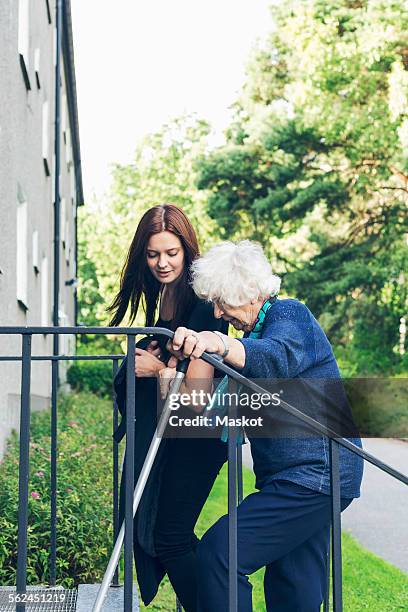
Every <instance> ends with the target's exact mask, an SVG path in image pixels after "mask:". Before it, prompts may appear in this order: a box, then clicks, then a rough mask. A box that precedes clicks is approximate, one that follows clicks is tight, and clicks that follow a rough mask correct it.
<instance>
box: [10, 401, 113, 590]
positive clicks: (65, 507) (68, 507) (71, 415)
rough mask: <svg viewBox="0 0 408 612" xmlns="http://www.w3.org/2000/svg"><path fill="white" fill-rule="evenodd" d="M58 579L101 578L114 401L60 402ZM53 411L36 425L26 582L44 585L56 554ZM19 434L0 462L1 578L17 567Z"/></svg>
mask: <svg viewBox="0 0 408 612" xmlns="http://www.w3.org/2000/svg"><path fill="white" fill-rule="evenodd" d="M58 413H59V434H58V508H57V521H58V524H57V581H58V584H61V585H63V586H65V587H67V588H68V587H72V586H74V585H76V584H79V583H88V584H89V583H94V582H98V581H99V582H100V580H101V579H102V576H103V573H104V571H105V568H106V564H107V560H108V552H109V551H110V549H111V543H112V537H113V536H112V485H111V480H112V453H111V445H112V441H111V430H112V418H111V414H112V410H111V404H110V403H108V402H107V401H106V400H101V399H99V398H98V397H96V396H95V395H91V394H85V393H84V394H79V395H70V396H68V397H65V398H64V399H63V400H62V401H61V403H60V404H59V406H58ZM49 422H50V414H49V412H41V413H34V414H33V415H32V423H31V439H32V440H33V441H32V442H31V443H30V480H29V504H28V525H29V527H28V562H27V583H28V584H38V583H41V584H46V583H47V582H48V580H49V555H50V489H49V482H50V457H51V451H50V448H51V447H50V432H49V427H50V425H49ZM18 458H19V445H18V439H17V436H16V435H15V434H14V436H13V437H12V438H11V439H10V441H9V445H8V450H7V453H6V456H5V457H4V459H3V461H2V462H1V464H0V582H1V584H3V585H13V584H15V581H16V567H17V523H18V518H17V517H18V467H17V466H18V463H19V460H18Z"/></svg>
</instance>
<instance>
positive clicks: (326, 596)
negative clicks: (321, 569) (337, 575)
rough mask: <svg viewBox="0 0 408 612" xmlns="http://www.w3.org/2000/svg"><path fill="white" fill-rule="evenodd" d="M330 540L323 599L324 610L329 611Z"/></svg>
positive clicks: (324, 611)
mask: <svg viewBox="0 0 408 612" xmlns="http://www.w3.org/2000/svg"><path fill="white" fill-rule="evenodd" d="M330 550H331V548H330V540H329V547H328V549H327V554H326V592H325V596H324V600H323V612H329V608H330Z"/></svg>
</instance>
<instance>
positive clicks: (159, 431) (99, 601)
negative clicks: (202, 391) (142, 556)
mask: <svg viewBox="0 0 408 612" xmlns="http://www.w3.org/2000/svg"><path fill="white" fill-rule="evenodd" d="M189 362H190V360H189V359H183V361H179V362H178V364H177V368H176V376H175V378H174V380H173V381H172V383H171V385H170V389H169V392H168V394H167V398H166V401H165V404H164V408H163V411H162V414H161V416H160V420H159V423H158V425H157V428H156V431H155V433H154V435H153V438H152V441H151V443H150V446H149V450H148V451H147V455H146V459H145V460H144V463H143V467H142V470H141V472H140V475H139V478H138V480H137V483H136V486H135V491H134V494H133V516H135V514H136V511H137V508H138V506H139V502H140V499H141V497H142V495H143V491H144V488H145V485H146V482H147V479H148V477H149V474H150V471H151V469H152V466H153V463H154V460H155V457H156V454H157V451H158V450H159V446H160V442H161V439H162V437H163V434H164V430H165V429H166V426H167V422H168V420H169V417H170V414H171V409H170V398H171V396H172V395H173V394H174V393H178V391H179V389H180V386H181V383H182V382H183V379H184V376H185V374H186V372H187V368H188V365H189ZM124 537H125V521H123V522H122V526H121V528H120V531H119V534H118V537H117V540H116V543H115V546H114V548H113V552H112V554H111V558H110V560H109V563H108V567H107V568H106V571H105V575H104V577H103V580H102V584H101V586H100V588H99V592H98V596H97V598H96V601H95V603H94V606H93V608H92V612H100V611H101V610H102V605H103V602H104V601H105V598H106V595H107V593H108V590H109V587H110V584H111V582H112V578H113V575H114V573H115V570H116V567H117V565H118V562H119V557H120V553H121V550H122V545H123V540H124Z"/></svg>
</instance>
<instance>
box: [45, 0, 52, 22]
mask: <svg viewBox="0 0 408 612" xmlns="http://www.w3.org/2000/svg"><path fill="white" fill-rule="evenodd" d="M45 4H46V7H47V18H48V23H51V9H50V3H49V0H45Z"/></svg>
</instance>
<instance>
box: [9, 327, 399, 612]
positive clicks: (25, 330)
mask: <svg viewBox="0 0 408 612" xmlns="http://www.w3.org/2000/svg"><path fill="white" fill-rule="evenodd" d="M3 334H8V335H9V334H13V335H21V336H22V355H21V357H19V356H10V357H7V356H0V361H21V362H22V379H21V421H20V465H19V529H18V561H17V590H18V591H19V592H24V591H25V589H26V563H27V520H28V516H27V508H28V474H29V472H28V465H29V463H28V461H29V425H30V364H31V361H51V362H55V361H60V360H72V361H76V360H81V359H83V360H93V359H95V360H96V359H110V360H112V361H113V374H114V375H115V373H116V371H117V365H118V360H119V359H122V358H123V357H124V355H82V356H81V355H36V356H32V355H31V337H32V335H38V334H42V335H46V334H50V335H60V334H67V335H76V334H104V335H126V336H127V338H128V349H127V359H128V362H127V381H126V399H127V411H126V450H127V452H129V454H130V456H133V453H134V426H133V424H134V414H135V392H134V391H135V389H134V383H135V380H134V379H135V377H134V375H132V374H133V363H134V358H135V336H137V335H147V334H151V335H153V334H154V335H156V336H157V335H162V336H166V337H167V338H172V337H173V335H174V333H173V332H172V331H170V330H168V329H165V328H159V327H125V328H117V327H82V326H76V327H38V326H32V327H22V326H19V327H0V335H3ZM202 359H203V360H204V361H206V362H207V363H209V364H211V365H213V366H214V367H215V368H217V369H218V370H220V371H222V372H223V373H224V374H226V375H228V376H229V377H230V379H232V381H234V382H233V383H232V382H231V383H230V384H232V385H234V384H235V385H236V383H240V384H242V385H244V386H245V387H247V388H249V389H251V390H252V391H255V392H257V393H262V394H266V395H269V396H270V397H272V394H271V393H270V392H269V391H267V390H266V389H264V388H263V387H261V386H260V385H257V384H256V383H254V382H253V381H251V380H248V379H247V378H246V377H244V376H242V375H241V374H239V372H236V371H235V370H234V369H233V368H231V367H230V366H228V365H226V364H225V363H223V362H222V361H220V360H219V359H218V358H216V357H214V356H213V355H211V354H209V353H204V354H203V355H202ZM54 384H55V383H54V378H53V390H52V391H53V393H52V398H53V404H54V407H55V408H56V395H57V394H56V388H54ZM114 407H115V413H114V424H115V423H116V424H117V405H116V406H115V398H114ZM280 407H281V408H282V409H283V410H284V411H285V412H286V413H288V414H290V415H292V416H294V417H296V418H297V419H298V420H299V421H301V422H302V423H304V424H305V425H307V426H308V427H309V428H310V429H312V430H313V431H314V432H316V433H318V434H320V435H321V436H325V437H327V438H329V445H330V476H331V516H332V576H333V609H334V610H335V612H340V611H341V610H342V588H341V587H342V584H341V582H342V577H341V519H340V515H341V510H340V475H339V447H340V446H343V447H344V448H347V449H348V450H350V451H351V452H353V453H355V454H357V455H359V456H360V457H362V458H363V459H364V460H366V461H368V462H370V463H371V464H373V465H374V466H376V467H377V468H378V469H381V470H382V471H384V472H386V473H388V474H389V475H390V476H392V477H393V478H396V479H397V480H399V481H400V482H402V483H404V484H406V485H408V477H407V476H406V475H405V474H402V473H401V472H399V471H398V470H395V469H394V468H392V467H391V466H389V465H388V464H386V463H384V462H382V461H381V460H379V459H377V457H374V456H373V455H371V454H370V453H367V452H366V451H365V450H363V449H362V448H360V447H358V446H357V445H355V444H354V443H352V442H350V440H348V439H347V438H344V437H341V436H339V435H338V434H337V433H336V432H335V431H334V430H332V429H330V428H328V427H326V426H324V425H322V424H321V423H319V422H318V421H316V420H315V419H313V418H311V417H309V416H308V415H306V414H304V413H302V412H301V411H300V410H298V409H297V408H296V407H294V406H292V405H291V404H289V403H287V402H285V401H283V400H280ZM233 409H234V407H233ZM52 433H53V435H52V437H53V438H54V439H53V440H52V442H53V443H52V449H53V448H54V452H55V453H56V431H55V432H52ZM115 445H116V446H115ZM115 451H116V453H117V444H116V443H115V442H114V452H115ZM237 462H238V465H242V457H241V456H240V449H238V450H237V446H236V430H234V428H231V430H230V435H229V443H228V464H229V467H228V477H229V478H228V511H229V518H230V536H229V555H230V571H229V578H230V580H229V609H230V611H231V612H235V611H236V609H237V580H236V554H237V541H236V535H237V533H236V532H237V522H236V519H237V514H236V509H237V503H239V502H240V500H241V499H242V480H241V482H239V479H238V496H237V489H236V483H237V477H238V475H239V470H238V471H237ZM115 465H116V472H117V467H118V462H117V455H116V459H115V454H114V466H115ZM125 472H126V474H125V477H126V500H125V597H124V610H125V612H131V610H132V594H133V584H132V582H133V578H132V575H133V571H132V569H133V515H132V506H133V503H132V502H133V499H132V494H133V484H131V483H133V482H134V465H133V462H132V461H128V462H126V470H125ZM114 489H115V491H116V497H115V502H114V506H115V503H116V504H117V502H118V500H117V473H116V479H115V475H114ZM116 519H117V515H115V513H114V523H116V524H115V530H116V529H117V528H118V524H117V520H116ZM55 533H56V525H53V526H52V539H53V540H54V541H55ZM54 563H55V560H54ZM52 573H53V572H52V571H51V575H52ZM113 584H114V585H115V584H116V585H117V584H118V575H117V571H116V573H115V578H114V581H113ZM326 603H327V602H326ZM24 609H25V605H24V604H23V603H22V604H18V605H17V610H24Z"/></svg>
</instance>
